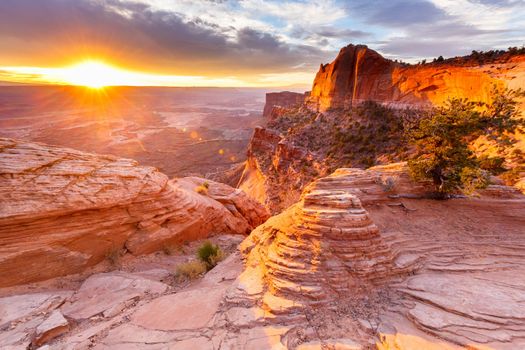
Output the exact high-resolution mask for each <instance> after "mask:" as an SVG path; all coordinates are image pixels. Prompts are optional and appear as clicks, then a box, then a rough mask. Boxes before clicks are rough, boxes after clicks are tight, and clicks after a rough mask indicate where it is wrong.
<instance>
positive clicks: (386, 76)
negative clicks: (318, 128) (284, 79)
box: [306, 45, 525, 111]
mask: <svg viewBox="0 0 525 350" xmlns="http://www.w3.org/2000/svg"><path fill="white" fill-rule="evenodd" d="M524 82H525V57H524V56H517V57H514V58H513V59H511V60H510V61H508V62H501V63H491V64H487V65H477V64H476V65H463V66H460V65H454V64H449V63H443V64H426V65H411V66H405V65H402V64H400V63H397V62H393V61H391V60H388V59H386V58H384V57H382V56H381V55H380V54H379V53H377V52H376V51H374V50H371V49H369V48H368V47H366V46H365V45H348V46H346V47H344V48H342V49H341V51H340V52H339V55H338V56H337V57H336V59H335V60H334V61H333V62H332V63H329V64H325V65H321V67H320V69H319V71H318V73H317V75H316V77H315V80H314V83H313V87H312V92H311V94H310V97H309V98H308V99H307V101H306V103H307V105H308V106H309V107H310V108H312V109H315V110H318V111H327V110H329V109H337V108H349V107H352V106H355V105H357V104H359V103H361V102H364V101H375V102H378V103H382V104H388V105H391V106H396V107H406V106H420V107H425V106H431V105H440V104H442V103H443V102H445V101H447V100H448V99H449V98H468V99H471V100H476V101H483V102H488V101H489V100H490V92H491V90H492V89H493V87H494V86H497V87H508V88H513V89H515V88H519V87H520V86H523V83H524Z"/></svg>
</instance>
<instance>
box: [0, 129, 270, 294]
mask: <svg viewBox="0 0 525 350" xmlns="http://www.w3.org/2000/svg"><path fill="white" fill-rule="evenodd" d="M205 181H206V180H204V179H198V178H183V179H175V180H172V181H169V180H168V178H167V177H166V176H165V175H164V174H162V173H160V172H158V171H157V170H156V169H155V168H152V167H144V166H139V165H138V163H137V162H135V161H133V160H129V159H122V158H116V157H113V156H102V155H95V154H88V153H84V152H80V151H75V150H71V149H66V148H58V147H51V146H46V145H42V144H37V143H29V142H22V141H15V140H13V139H0V193H1V197H0V286H9V285H15V284H20V283H26V282H31V281H37V280H44V279H47V278H51V277H54V276H60V275H65V274H70V273H75V272H79V271H81V270H82V269H84V268H85V267H87V266H90V265H94V264H96V263H98V262H100V261H102V260H103V259H105V258H112V257H114V256H115V255H117V256H118V255H119V254H121V253H122V252H123V251H124V252H125V251H129V252H131V253H132V254H135V255H138V254H145V253H150V252H153V251H155V250H159V249H161V248H162V247H163V246H165V245H168V244H177V243H182V242H184V241H191V240H195V239H199V238H204V237H207V236H209V235H211V234H215V233H238V234H247V233H249V232H250V231H251V229H252V228H254V227H255V226H257V225H258V224H260V223H262V222H263V221H264V220H265V219H266V218H267V216H268V214H267V213H266V210H265V209H264V208H263V207H262V206H261V205H259V204H258V203H257V202H255V201H254V200H251V199H249V198H248V197H247V196H246V195H245V194H244V193H243V192H242V191H241V190H236V189H233V188H231V187H229V186H226V185H222V184H218V183H215V182H211V181H208V187H209V188H208V189H207V190H204V192H205V193H197V191H196V190H195V189H196V187H198V186H199V185H202V184H203V183H204V182H205ZM43 266H45V268H43ZM22 267H23V268H22ZM15 271H16V273H15Z"/></svg>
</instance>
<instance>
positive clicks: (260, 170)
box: [238, 127, 319, 213]
mask: <svg viewBox="0 0 525 350" xmlns="http://www.w3.org/2000/svg"><path fill="white" fill-rule="evenodd" d="M247 158H248V159H247V161H246V164H245V167H244V170H243V173H242V175H241V178H240V180H239V184H238V187H239V188H240V189H242V190H243V191H244V192H246V193H248V194H249V196H250V197H251V198H254V199H255V200H257V201H258V202H259V203H261V204H263V205H265V206H266V207H267V208H268V209H269V210H270V212H272V213H278V212H280V211H281V210H282V209H284V208H287V207H288V206H290V205H292V204H294V203H296V202H297V201H298V200H299V194H300V189H301V188H302V187H303V186H304V185H306V184H307V183H308V182H309V181H310V180H311V179H312V176H308V177H306V178H305V179H303V178H299V177H298V176H297V174H299V173H301V172H304V170H305V169H307V168H308V169H309V171H310V170H313V169H315V168H318V167H319V165H318V164H317V163H316V162H315V161H314V157H313V156H312V154H311V153H310V152H308V150H307V149H306V148H304V147H301V146H297V145H295V144H294V143H293V142H289V141H287V140H286V139H285V138H284V137H283V136H282V135H280V133H279V132H277V131H275V130H272V129H268V128H263V127H256V128H255V130H254V133H253V136H252V139H251V141H250V146H249V148H248V152H247ZM278 184H282V186H281V185H278Z"/></svg>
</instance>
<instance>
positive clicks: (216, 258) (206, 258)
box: [197, 241, 224, 270]
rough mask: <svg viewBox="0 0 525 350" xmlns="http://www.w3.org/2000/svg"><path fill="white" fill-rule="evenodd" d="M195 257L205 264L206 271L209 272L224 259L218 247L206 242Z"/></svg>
mask: <svg viewBox="0 0 525 350" xmlns="http://www.w3.org/2000/svg"><path fill="white" fill-rule="evenodd" d="M197 257H198V258H199V260H200V261H201V262H202V263H204V264H205V266H206V269H207V270H211V269H213V268H214V267H215V266H216V265H217V264H218V263H219V262H220V261H221V260H222V259H223V258H224V255H223V252H222V250H221V248H220V247H219V246H218V245H215V244H212V243H211V242H209V241H206V242H204V243H203V244H202V245H201V246H200V247H199V249H198V250H197Z"/></svg>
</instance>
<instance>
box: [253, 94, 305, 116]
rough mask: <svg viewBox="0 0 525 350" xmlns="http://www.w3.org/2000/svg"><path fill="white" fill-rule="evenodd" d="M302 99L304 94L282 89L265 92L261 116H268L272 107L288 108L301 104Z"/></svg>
mask: <svg viewBox="0 0 525 350" xmlns="http://www.w3.org/2000/svg"><path fill="white" fill-rule="evenodd" d="M304 99H305V94H300V93H297V92H290V91H282V92H270V93H267V94H266V103H265V105H264V111H263V116H264V117H266V118H267V117H269V116H270V114H271V113H272V110H273V108H274V107H285V108H290V107H295V106H298V105H302V104H303V102H304Z"/></svg>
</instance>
